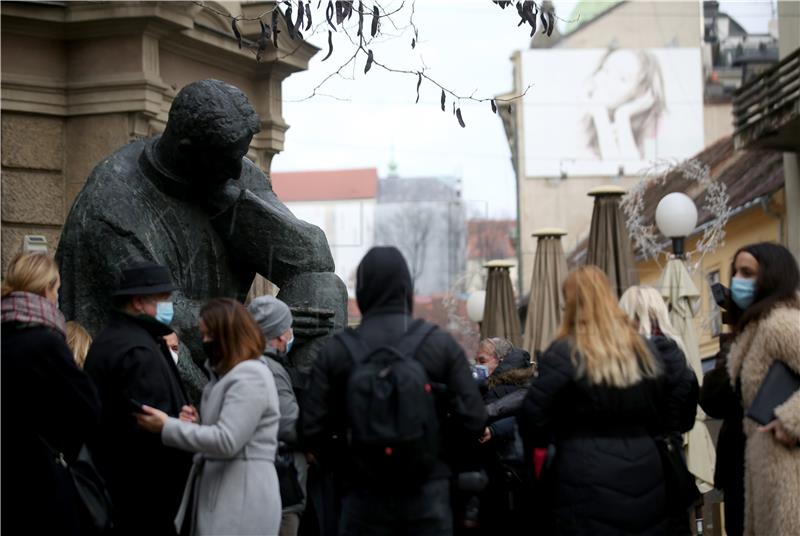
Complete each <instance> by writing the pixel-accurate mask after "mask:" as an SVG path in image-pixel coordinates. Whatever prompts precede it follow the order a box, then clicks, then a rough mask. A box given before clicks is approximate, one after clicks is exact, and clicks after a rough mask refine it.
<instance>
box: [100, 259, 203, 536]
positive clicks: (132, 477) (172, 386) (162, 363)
mask: <svg viewBox="0 0 800 536" xmlns="http://www.w3.org/2000/svg"><path fill="white" fill-rule="evenodd" d="M174 288H175V287H174V286H173V284H172V281H171V278H170V275H169V271H168V270H167V269H166V268H165V267H163V266H160V265H158V264H154V263H150V262H142V263H139V264H137V265H134V266H132V267H130V268H128V269H125V270H123V271H122V278H121V280H120V284H119V287H118V288H117V290H116V292H115V293H114V301H115V305H116V306H117V310H116V311H115V312H114V314H113V315H112V318H111V321H110V322H109V323H108V325H107V326H105V327H104V328H103V329H102V330H101V331H100V333H98V335H97V337H95V340H94V343H93V344H92V347H91V349H90V350H89V354H88V355H87V356H86V364H85V370H86V372H87V374H89V376H90V377H91V378H92V379H93V380H94V382H95V385H96V386H97V389H98V391H99V392H100V398H101V400H102V402H103V413H102V419H101V424H100V433H99V434H98V435H97V437H96V438H95V439H94V440H93V441H91V442H90V445H89V446H90V450H91V452H92V455H93V456H94V460H95V463H96V464H97V468H98V470H99V471H100V473H101V475H102V476H103V477H104V478H105V480H106V483H107V485H108V491H109V493H110V494H111V499H112V501H113V503H114V508H115V514H116V517H115V526H116V528H115V534H120V535H131V536H134V535H135V536H139V535H142V534H154V535H155V534H158V535H159V536H164V535H170V534H175V533H176V529H175V523H174V520H175V515H176V514H177V512H178V507H179V506H180V501H181V497H182V496H183V490H184V486H185V484H186V478H187V476H188V474H189V468H190V467H191V464H192V454H191V453H188V452H184V451H182V450H179V449H175V448H171V447H167V446H164V444H163V443H162V442H161V437H160V436H158V435H157V434H151V433H149V432H146V431H145V430H143V429H141V428H140V427H138V426H137V425H136V420H135V419H134V416H133V414H134V412H135V411H137V409H136V406H135V402H136V403H140V404H146V405H148V406H151V407H154V408H157V409H160V410H161V411H164V412H165V413H167V414H168V415H170V416H171V417H178V415H179V414H180V411H181V408H182V407H183V406H186V405H188V404H189V401H188V398H187V396H186V392H185V391H184V387H183V384H182V383H181V380H180V377H179V375H178V368H177V366H176V364H175V361H174V360H173V359H172V356H171V355H170V353H169V348H168V347H167V343H166V341H165V340H164V336H165V335H168V334H169V333H171V332H172V328H170V327H169V323H170V321H171V320H172V318H171V317H172V307H171V305H172V304H171V302H170V295H171V292H172V290H174ZM134 401H135V402H134Z"/></svg>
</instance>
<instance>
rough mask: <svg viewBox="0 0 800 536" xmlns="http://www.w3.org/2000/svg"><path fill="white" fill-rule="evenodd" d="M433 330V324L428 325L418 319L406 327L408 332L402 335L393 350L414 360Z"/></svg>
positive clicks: (434, 326) (434, 327)
mask: <svg viewBox="0 0 800 536" xmlns="http://www.w3.org/2000/svg"><path fill="white" fill-rule="evenodd" d="M435 329H436V325H435V324H429V323H427V322H425V321H424V320H422V319H419V318H418V319H417V320H414V321H413V322H412V323H411V325H410V326H408V330H406V332H405V333H404V334H403V336H402V337H401V339H400V341H399V342H398V343H397V345H396V346H395V348H396V349H397V351H398V352H400V353H401V354H403V355H405V356H409V357H411V358H414V357H416V354H417V350H418V349H419V347H420V346H421V345H422V343H423V342H424V341H425V339H426V338H427V337H428V335H429V334H430V333H431V332H432V331H433V330H435Z"/></svg>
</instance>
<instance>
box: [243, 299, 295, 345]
mask: <svg viewBox="0 0 800 536" xmlns="http://www.w3.org/2000/svg"><path fill="white" fill-rule="evenodd" d="M247 310H248V311H250V314H251V315H253V319H254V320H255V321H256V324H258V327H260V328H261V332H262V333H263V334H264V337H266V338H267V340H270V339H274V338H275V337H279V336H280V335H282V334H283V333H284V332H285V331H286V330H287V329H289V328H290V327H292V313H291V311H289V306H288V305H286V304H285V303H283V302H282V301H281V300H279V299H278V298H275V297H273V296H270V295H269V294H267V295H266V296H259V297H258V298H256V299H254V300H253V301H251V302H250V305H248V306H247Z"/></svg>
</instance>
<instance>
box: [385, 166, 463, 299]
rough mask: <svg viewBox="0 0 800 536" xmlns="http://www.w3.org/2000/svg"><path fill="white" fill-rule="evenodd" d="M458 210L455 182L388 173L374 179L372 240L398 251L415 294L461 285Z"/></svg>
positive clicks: (460, 216)
mask: <svg viewBox="0 0 800 536" xmlns="http://www.w3.org/2000/svg"><path fill="white" fill-rule="evenodd" d="M464 212H465V211H464V202H463V200H462V198H461V191H460V187H459V181H458V180H448V179H444V178H399V177H389V178H386V179H381V180H380V181H379V182H378V205H377V211H376V215H375V244H377V245H393V246H396V247H397V248H398V249H399V250H400V251H402V252H403V255H404V256H405V258H406V262H408V266H409V269H410V270H411V277H412V278H413V279H414V293H415V294H416V295H418V296H431V295H433V294H439V293H447V292H450V291H451V290H459V289H461V288H463V278H464V271H465V255H464V244H465V241H466V223H465V215H464Z"/></svg>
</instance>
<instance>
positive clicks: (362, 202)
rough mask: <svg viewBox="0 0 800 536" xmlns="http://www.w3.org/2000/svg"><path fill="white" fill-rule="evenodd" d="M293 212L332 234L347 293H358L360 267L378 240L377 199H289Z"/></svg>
mask: <svg viewBox="0 0 800 536" xmlns="http://www.w3.org/2000/svg"><path fill="white" fill-rule="evenodd" d="M286 206H287V207H289V210H291V211H292V214H294V215H295V216H297V217H298V218H300V219H301V220H305V221H307V222H309V223H312V224H314V225H316V226H318V227H319V228H320V229H322V230H323V232H324V233H325V236H326V237H327V238H328V245H329V246H330V248H331V253H332V255H333V262H334V263H335V265H336V275H338V276H339V277H340V278H341V279H342V281H344V283H345V285H347V293H348V295H349V296H350V297H351V298H352V297H355V287H356V269H357V268H358V263H359V262H361V258H362V257H363V256H364V255H365V254H366V253H367V251H368V250H369V248H371V247H372V246H373V244H374V243H375V199H344V200H336V201H289V202H287V203H286Z"/></svg>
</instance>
